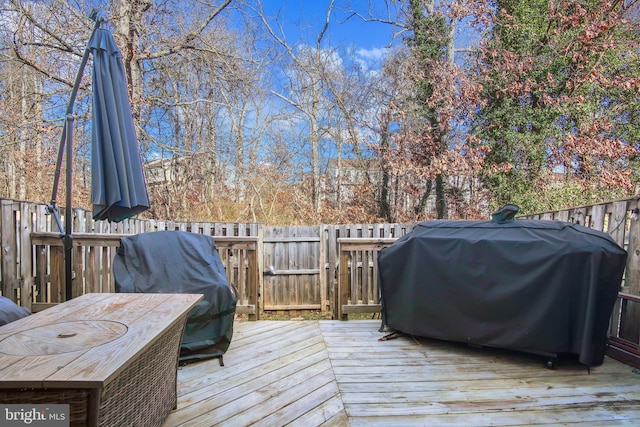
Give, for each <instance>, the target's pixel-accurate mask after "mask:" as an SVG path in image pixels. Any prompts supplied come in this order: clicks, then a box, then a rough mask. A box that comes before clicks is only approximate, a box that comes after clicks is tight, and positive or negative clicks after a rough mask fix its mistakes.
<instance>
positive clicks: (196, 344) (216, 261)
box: [113, 231, 237, 362]
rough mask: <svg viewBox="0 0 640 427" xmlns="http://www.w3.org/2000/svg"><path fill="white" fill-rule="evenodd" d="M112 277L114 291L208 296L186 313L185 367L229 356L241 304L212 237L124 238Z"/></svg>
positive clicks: (172, 234) (155, 234)
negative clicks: (237, 308)
mask: <svg viewBox="0 0 640 427" xmlns="http://www.w3.org/2000/svg"><path fill="white" fill-rule="evenodd" d="M113 274H114V278H115V286H116V292H139V293H176V294H180V293H185V294H203V295H204V298H203V299H202V300H201V301H200V303H198V305H196V306H195V307H194V308H193V309H192V310H191V311H190V312H189V314H188V317H187V324H186V326H185V331H184V334H183V336H182V344H181V347H180V361H181V362H189V361H195V360H201V359H208V358H213V357H221V356H222V355H223V354H224V353H225V352H226V351H227V348H228V347H229V344H230V343H231V338H232V336H233V320H234V315H235V310H236V302H237V299H236V295H235V293H234V292H233V290H232V289H231V288H230V287H229V282H228V281H227V276H226V274H225V271H224V266H223V265H222V262H221V261H220V257H219V255H218V252H217V251H216V248H215V244H214V241H213V238H212V237H211V236H205V235H201V234H196V233H188V232H183V231H157V232H151V233H142V234H136V235H132V236H127V237H124V238H122V239H121V240H120V247H119V248H118V251H117V255H116V256H115V259H114V261H113Z"/></svg>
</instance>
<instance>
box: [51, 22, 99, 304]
mask: <svg viewBox="0 0 640 427" xmlns="http://www.w3.org/2000/svg"><path fill="white" fill-rule="evenodd" d="M101 23H102V21H101V19H98V18H96V19H95V25H94V27H93V31H92V32H91V37H89V40H91V39H92V38H93V35H94V34H95V32H96V30H97V29H98V28H99V27H100V24H101ZM89 54H90V51H89V47H88V46H87V47H86V48H85V50H84V54H83V55H82V60H81V61H80V67H79V69H78V73H77V74H76V79H75V81H74V83H73V89H72V90H71V97H70V99H69V103H68V104H67V111H66V121H65V124H64V127H63V129H62V135H61V136H60V146H59V148H58V158H57V160H56V171H55V175H54V178H53V190H52V192H51V203H50V204H49V205H48V206H47V208H46V212H47V214H53V217H54V219H55V221H56V225H57V226H58V230H59V231H60V237H61V238H62V246H63V248H64V268H65V295H64V297H65V300H67V301H68V300H70V299H71V298H72V291H73V286H72V284H73V265H72V262H71V260H72V254H73V242H72V236H71V232H72V216H73V207H72V205H71V202H72V200H71V190H72V176H73V173H72V172H73V165H72V161H73V147H72V143H73V141H72V140H73V105H74V104H75V102H76V96H77V95H78V90H79V88H80V82H81V81H82V76H83V74H84V69H85V67H86V65H87V61H88V60H89ZM65 144H66V152H67V157H66V160H67V168H66V184H67V194H66V204H67V212H66V215H65V226H64V227H63V226H62V222H61V221H60V214H59V212H58V205H57V198H58V188H59V186H60V172H61V170H62V158H63V156H64V152H65Z"/></svg>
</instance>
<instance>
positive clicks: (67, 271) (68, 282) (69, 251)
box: [62, 114, 73, 301]
mask: <svg viewBox="0 0 640 427" xmlns="http://www.w3.org/2000/svg"><path fill="white" fill-rule="evenodd" d="M65 129H66V136H67V138H66V139H67V141H66V144H67V175H66V181H67V194H66V204H67V213H66V215H65V216H64V230H65V234H64V237H63V238H62V246H63V247H64V279H65V283H64V297H65V300H66V301H69V300H70V299H71V298H73V265H72V262H71V261H72V259H73V237H72V233H73V208H72V206H73V204H72V200H71V198H72V191H71V190H72V181H71V178H72V177H73V165H72V162H73V115H72V114H69V115H67V119H66V122H65Z"/></svg>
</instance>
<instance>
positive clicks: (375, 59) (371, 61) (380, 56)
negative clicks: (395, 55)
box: [355, 47, 391, 71]
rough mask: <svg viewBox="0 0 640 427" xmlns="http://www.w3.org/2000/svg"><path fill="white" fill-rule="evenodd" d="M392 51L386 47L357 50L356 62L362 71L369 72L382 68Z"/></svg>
mask: <svg viewBox="0 0 640 427" xmlns="http://www.w3.org/2000/svg"><path fill="white" fill-rule="evenodd" d="M390 51H391V50H390V49H389V48H386V47H374V48H371V49H357V50H356V51H355V54H356V55H355V56H356V58H355V61H356V63H357V64H358V65H360V67H361V68H362V70H364V71H369V70H371V69H377V68H380V66H381V64H382V62H383V61H384V60H385V58H386V57H387V55H389V53H390Z"/></svg>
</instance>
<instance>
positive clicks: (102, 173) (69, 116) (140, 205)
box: [47, 11, 150, 300]
mask: <svg viewBox="0 0 640 427" xmlns="http://www.w3.org/2000/svg"><path fill="white" fill-rule="evenodd" d="M92 18H93V19H94V20H95V27H94V29H93V32H92V34H91V38H90V39H89V43H88V45H87V48H86V49H85V52H84V55H83V57H82V61H81V62H80V68H79V69H78V73H77V75H76V80H75V83H74V87H73V90H72V91H71V97H70V100H69V103H68V105H67V111H66V120H65V125H64V128H63V132H62V136H61V138H60V149H59V150H58V159H57V163H56V172H55V176H54V182H53V191H52V196H51V204H50V205H48V206H47V211H48V212H49V213H52V214H53V215H54V217H55V220H56V223H57V225H58V229H59V230H60V237H61V238H62V240H63V246H64V261H65V299H67V300H69V299H71V297H72V281H73V267H72V249H73V238H72V221H71V218H72V214H71V212H72V211H71V208H72V200H71V195H72V185H71V184H72V181H73V180H72V174H73V166H72V159H73V105H74V103H75V99H76V95H77V93H78V89H79V87H80V81H81V80H82V75H83V73H84V68H85V66H86V63H87V61H88V59H89V54H91V55H92V56H93V85H92V86H93V132H92V150H91V155H92V160H91V202H92V204H93V218H94V219H96V220H108V221H113V222H119V221H122V220H124V219H126V218H129V217H131V216H134V215H136V214H138V213H140V212H143V211H145V210H146V209H149V206H150V205H149V197H148V195H147V187H146V183H145V179H144V174H143V171H142V163H141V160H140V155H139V151H138V143H137V140H136V134H135V127H134V124H133V116H132V114H131V105H130V104H129V97H128V93H127V82H126V78H125V74H124V67H123V65H122V56H121V54H120V51H119V50H118V48H117V46H116V44H115V40H114V39H113V35H112V34H111V32H110V31H109V30H108V29H106V28H105V26H106V21H107V19H106V17H105V16H104V14H103V13H102V12H101V11H93V12H92ZM65 150H66V184H67V185H66V205H67V212H66V215H65V225H64V227H63V226H62V223H61V221H60V216H59V214H58V207H57V194H58V186H59V181H60V172H61V166H62V159H63V157H64V152H65Z"/></svg>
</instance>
